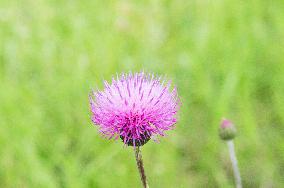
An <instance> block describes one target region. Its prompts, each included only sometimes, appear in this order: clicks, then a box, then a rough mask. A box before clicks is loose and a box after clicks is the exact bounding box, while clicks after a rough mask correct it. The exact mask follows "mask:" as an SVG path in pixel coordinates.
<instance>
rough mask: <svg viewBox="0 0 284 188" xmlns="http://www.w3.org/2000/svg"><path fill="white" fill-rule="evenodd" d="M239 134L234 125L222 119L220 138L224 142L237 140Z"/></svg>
mask: <svg viewBox="0 0 284 188" xmlns="http://www.w3.org/2000/svg"><path fill="white" fill-rule="evenodd" d="M236 134H237V130H236V128H235V126H234V124H233V123H232V122H231V121H229V120H227V119H222V122H221V125H220V128H219V136H220V138H221V139H222V140H232V139H234V138H235V136H236Z"/></svg>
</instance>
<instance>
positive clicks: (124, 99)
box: [90, 72, 179, 146]
mask: <svg viewBox="0 0 284 188" xmlns="http://www.w3.org/2000/svg"><path fill="white" fill-rule="evenodd" d="M104 87H105V88H104V90H103V91H94V92H93V93H92V95H90V105H91V112H92V121H93V123H94V124H95V125H97V126H98V127H99V131H100V132H101V133H102V134H103V135H104V136H105V137H107V138H109V139H112V138H115V139H117V138H118V137H120V138H121V139H122V140H123V142H124V144H127V145H129V146H142V145H144V144H145V143H147V142H148V141H149V140H150V139H151V137H153V136H155V135H161V136H164V135H165V133H164V132H165V131H167V130H171V129H173V128H174V124H175V123H176V121H177V119H176V114H177V111H178V108H179V98H178V95H177V90H176V88H173V89H171V83H170V82H168V83H167V84H165V82H164V80H162V79H161V77H156V76H154V75H153V74H146V73H144V72H141V73H135V74H132V73H129V74H121V75H119V76H117V79H114V78H113V79H112V83H111V84H109V83H108V82H106V81H105V82H104Z"/></svg>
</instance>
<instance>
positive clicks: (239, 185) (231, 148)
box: [227, 140, 242, 188]
mask: <svg viewBox="0 0 284 188" xmlns="http://www.w3.org/2000/svg"><path fill="white" fill-rule="evenodd" d="M227 144H228V148H229V153H230V158H231V162H232V166H233V171H234V176H235V181H236V188H242V180H241V175H240V171H239V168H238V160H237V157H236V153H235V147H234V142H233V140H229V141H227Z"/></svg>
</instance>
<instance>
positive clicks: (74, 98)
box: [0, 0, 284, 188]
mask: <svg viewBox="0 0 284 188" xmlns="http://www.w3.org/2000/svg"><path fill="white" fill-rule="evenodd" d="M283 10H284V1H282V0H274V1H263V0H251V1H244V0H241V1H239V0H215V1H208V0H207V1H206V0H196V1H187V0H175V1H162V0H152V1H90V0H80V1H75V0H70V1H62V0H56V1H55V0H22V1H21V0H19V1H16V0H11V1H6V0H0V187H36V188H38V187H66V188H67V187H68V188H69V187H74V188H75V187H76V188H77V187H98V188H113V187H118V188H119V187H121V188H125V187H131V188H132V187H141V182H140V178H139V175H138V172H137V169H136V163H135V159H134V153H133V151H132V148H130V147H128V148H123V144H122V143H121V141H119V140H118V141H116V142H115V141H108V140H104V139H102V138H101V137H100V136H99V134H98V132H97V128H96V127H94V126H93V125H92V124H91V121H90V111H89V103H88V93H89V92H90V91H91V89H92V88H96V87H98V88H102V80H103V79H106V80H108V81H110V79H111V76H112V75H113V74H116V73H121V72H128V71H134V72H135V71H140V70H145V71H149V72H153V73H157V74H161V75H165V76H166V77H167V78H168V79H172V80H173V81H174V83H175V84H176V85H177V86H178V89H179V95H180V97H181V100H182V103H183V104H182V107H181V110H180V113H179V117H180V118H179V119H180V121H179V123H178V124H177V126H176V127H177V128H176V129H175V130H174V131H170V132H168V137H166V138H161V142H160V143H159V144H157V143H155V142H149V143H148V144H147V145H145V146H144V147H143V157H144V163H145V168H146V172H147V175H148V178H149V185H150V187H152V188H165V187H167V188H175V187H181V188H182V187H234V180H233V174H232V169H231V167H230V160H229V156H228V152H227V147H226V144H225V143H224V142H222V141H220V140H219V138H218V127H219V122H220V120H221V118H222V117H227V118H229V119H231V120H232V121H233V122H234V123H235V125H236V127H237V129H238V133H239V135H238V137H237V138H236V139H235V144H236V153H237V157H238V159H239V165H240V166H239V167H240V171H241V175H242V178H243V184H244V187H263V188H272V187H273V188H274V187H275V188H278V187H284V177H283V174H284V127H283V124H284V95H283V94H284V63H283V61H284V11H283Z"/></svg>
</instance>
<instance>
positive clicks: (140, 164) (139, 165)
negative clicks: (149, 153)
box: [134, 146, 149, 188]
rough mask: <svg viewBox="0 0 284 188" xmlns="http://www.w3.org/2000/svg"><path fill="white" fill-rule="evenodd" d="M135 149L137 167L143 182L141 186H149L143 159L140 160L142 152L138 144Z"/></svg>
mask: <svg viewBox="0 0 284 188" xmlns="http://www.w3.org/2000/svg"><path fill="white" fill-rule="evenodd" d="M134 151H135V158H136V163H137V168H138V171H139V174H140V178H141V181H142V184H143V188H149V185H148V183H147V178H146V174H145V170H144V165H143V160H142V153H141V150H140V147H139V146H136V147H134Z"/></svg>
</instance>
